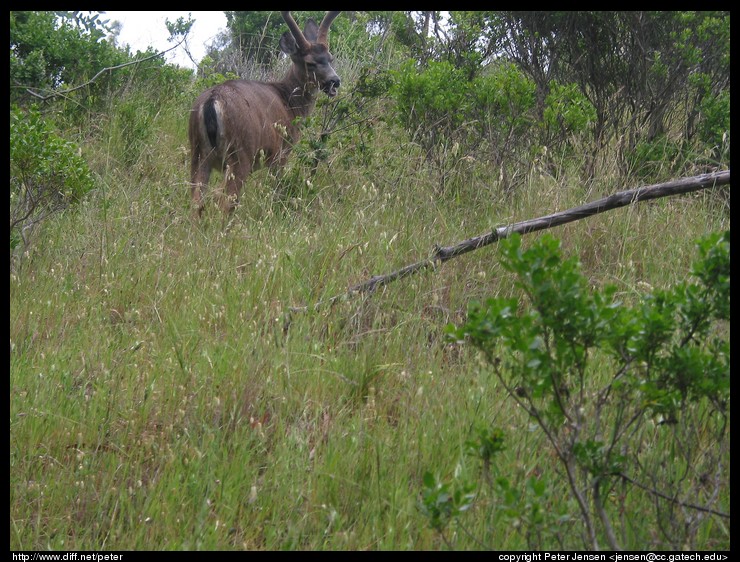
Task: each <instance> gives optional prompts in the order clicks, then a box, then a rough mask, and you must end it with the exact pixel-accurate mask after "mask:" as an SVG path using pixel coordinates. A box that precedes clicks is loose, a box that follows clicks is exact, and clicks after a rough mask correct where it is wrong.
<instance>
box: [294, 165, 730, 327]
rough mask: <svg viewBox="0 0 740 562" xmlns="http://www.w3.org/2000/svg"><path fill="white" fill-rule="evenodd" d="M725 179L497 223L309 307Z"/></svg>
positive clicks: (677, 183)
mask: <svg viewBox="0 0 740 562" xmlns="http://www.w3.org/2000/svg"><path fill="white" fill-rule="evenodd" d="M729 183H730V170H725V171H722V172H713V173H711V174H702V175H700V176H692V177H689V178H682V179H679V180H674V181H670V182H666V183H658V184H654V185H647V186H643V187H638V188H636V189H629V190H627V191H620V192H618V193H615V194H613V195H610V196H608V197H604V198H602V199H598V200H596V201H593V202H591V203H586V204H585V205H580V206H578V207H573V208H572V209H568V210H567V211H561V212H557V213H553V214H550V215H546V216H544V217H539V218H536V219H530V220H526V221H521V222H517V223H514V224H511V225H508V226H500V227H498V228H495V229H494V230H492V231H491V232H489V233H487V234H483V235H481V236H475V237H473V238H468V239H467V240H464V241H462V242H460V243H458V244H455V245H453V246H446V247H440V246H437V247H435V249H434V253H433V254H432V256H431V257H429V258H427V259H425V260H422V261H420V262H416V263H413V264H410V265H407V266H405V267H403V268H401V269H399V270H397V271H394V272H392V273H388V274H386V275H375V276H373V277H371V278H370V279H368V280H366V281H363V282H362V283H359V284H357V285H354V286H353V287H350V288H349V290H348V291H347V292H346V293H345V294H342V295H337V296H334V297H332V298H330V299H328V300H325V301H321V302H318V303H316V304H315V305H314V306H313V308H314V309H315V310H316V309H318V308H319V307H320V306H322V305H325V304H329V305H332V304H334V303H335V302H337V301H338V300H341V299H343V298H348V297H350V296H352V295H355V294H357V293H370V292H373V291H374V290H375V289H377V288H378V287H382V286H383V285H388V284H390V283H392V282H393V281H398V280H399V279H403V278H404V277H409V276H410V275H414V274H415V273H419V272H420V271H422V270H425V269H435V268H436V267H438V266H439V265H441V264H442V263H444V262H446V261H448V260H451V259H452V258H456V257H458V256H461V255H463V254H466V253H468V252H472V251H473V250H477V249H479V248H482V247H484V246H488V245H489V244H493V243H494V242H498V241H499V240H502V239H504V238H507V237H509V236H510V235H511V234H513V233H515V232H516V233H519V234H528V233H530V232H536V231H538V230H545V229H548V228H552V227H554V226H560V225H562V224H566V223H569V222H573V221H577V220H581V219H585V218H587V217H590V216H592V215H596V214H598V213H603V212H605V211H610V210H612V209H618V208H620V207H625V206H627V205H631V204H633V203H639V202H640V201H649V200H650V199H659V198H661V197H667V196H670V195H680V194H683V193H691V192H692V191H699V190H702V189H707V188H713V187H718V186H721V185H727V184H729ZM289 310H290V311H291V312H305V311H307V310H308V306H302V307H291V308H290V309H289Z"/></svg>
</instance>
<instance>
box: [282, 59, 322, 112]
mask: <svg viewBox="0 0 740 562" xmlns="http://www.w3.org/2000/svg"><path fill="white" fill-rule="evenodd" d="M283 87H284V94H285V95H286V101H287V103H288V107H290V109H291V110H292V111H293V113H294V114H295V115H296V117H306V116H307V115H308V114H309V113H311V112H312V111H313V108H314V107H315V106H316V98H317V97H318V94H319V88H318V86H317V85H316V84H312V83H306V80H305V79H304V78H303V77H302V76H300V75H299V72H298V70H297V69H296V67H295V65H294V66H291V68H290V70H289V71H288V74H287V75H286V76H285V79H284V80H283Z"/></svg>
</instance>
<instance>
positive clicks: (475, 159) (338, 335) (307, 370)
mask: <svg viewBox="0 0 740 562" xmlns="http://www.w3.org/2000/svg"><path fill="white" fill-rule="evenodd" d="M294 15H295V19H296V21H297V23H298V24H299V26H301V27H303V24H304V22H305V20H306V18H307V17H313V18H315V19H317V20H318V19H320V18H321V17H322V13H321V12H296V13H295V14H294ZM227 21H228V26H227V29H226V30H225V31H224V33H223V34H222V35H221V36H220V37H219V38H218V40H217V41H215V42H214V43H213V44H212V45H210V46H209V49H208V54H207V56H205V57H204V58H203V59H202V60H200V61H194V62H195V63H196V66H197V68H195V69H188V68H179V67H176V66H173V65H170V64H166V63H165V60H164V56H163V55H162V54H159V53H156V52H154V51H153V50H151V49H149V50H147V51H145V52H137V53H131V52H130V50H129V49H128V48H122V47H121V46H120V45H119V44H118V37H117V30H118V29H119V26H118V25H117V23H116V22H111V21H106V16H105V14H97V13H91V12H37V11H13V12H11V13H10V104H9V105H10V107H9V114H10V178H9V179H10V194H9V199H10V210H11V212H10V218H11V229H10V232H11V236H10V247H11V268H10V285H11V288H10V310H11V314H10V350H11V351H10V388H9V393H10V420H11V422H10V513H11V521H10V532H11V548H12V549H14V550H41V549H53V550H93V549H153V548H155V549H157V548H159V549H202V550H206V549H212V550H228V549H248V550H266V549H269V550H274V549H292V550H301V549H302V550H322V549H326V550H329V549H331V550H369V549H379V550H404V549H405V550H412V549H419V550H433V549H481V548H491V549H495V550H524V549H550V550H554V549H567V550H579V549H583V548H587V549H595V548H597V547H599V548H609V549H612V548H625V549H630V550H642V549H652V550H678V549H691V550H713V551H716V550H725V549H729V545H730V537H731V533H730V528H729V518H730V486H729V482H730V471H729V460H730V452H729V421H730V419H729V418H730V411H731V408H730V397H729V392H728V388H729V362H730V347H729V343H728V334H729V321H730V318H729V310H730V307H729V304H730V303H729V299H730V296H729V287H730V284H729V272H730V265H729V234H725V232H729V223H730V213H729V188H727V187H723V188H716V189H707V190H704V191H701V192H697V193H693V194H691V195H686V196H677V197H671V198H664V199H660V200H655V201H650V202H645V203H640V204H635V205H631V206H629V207H627V208H623V209H622V210H618V211H614V212H611V213H603V214H600V215H598V216H593V217H590V218H589V219H588V220H584V221H579V222H577V223H573V224H569V225H564V226H563V227H557V228H555V229H553V230H552V235H550V234H544V235H539V234H534V233H533V234H531V235H529V236H527V237H525V238H521V239H519V238H514V239H511V240H508V241H506V242H505V243H503V244H502V245H501V247H502V249H503V251H502V254H501V259H492V255H491V248H489V249H488V250H486V249H480V250H479V251H476V252H471V253H469V254H466V255H465V256H464V257H460V258H459V259H457V260H455V261H454V262H450V263H447V264H445V265H444V267H443V266H442V265H440V266H439V267H437V268H435V269H434V270H433V272H432V271H431V270H430V271H429V275H427V276H422V275H419V276H414V277H409V278H404V279H403V280H401V281H399V282H398V283H395V284H393V285H392V286H387V287H384V288H383V289H377V290H376V291H375V292H374V293H372V294H363V295H361V296H360V295H353V296H348V297H347V298H342V299H334V298H333V297H335V296H337V295H342V294H344V292H345V291H346V289H347V287H351V286H353V285H354V284H355V283H358V282H360V281H362V280H363V279H366V278H368V277H370V276H372V275H376V274H381V273H385V272H388V271H396V270H398V268H399V267H401V266H403V265H404V264H405V263H410V262H412V261H413V262H416V261H418V259H420V257H422V256H424V255H427V256H428V255H433V252H434V249H435V248H437V247H438V246H439V244H442V243H445V242H456V241H459V240H463V239H467V238H469V237H470V236H471V235H477V234H480V233H481V232H489V231H490V229H491V228H492V226H498V225H502V224H506V223H510V222H514V221H518V220H525V219H529V218H533V217H538V216H543V215H546V214H549V213H552V212H554V211H557V210H564V209H566V208H568V207H574V206H576V205H581V204H583V203H584V202H587V201H590V200H593V199H594V198H595V197H596V196H601V195H605V194H608V193H612V192H614V191H617V190H622V189H627V188H631V187H636V186H639V185H641V184H644V183H657V182H660V181H663V180H667V179H675V178H677V177H680V176H681V175H694V174H698V173H703V172H706V171H710V170H714V169H728V168H729V162H730V125H729V124H730V99H731V96H730V50H729V43H730V36H729V30H730V14H729V12H680V11H676V12H590V11H587V12H549V11H545V12H514V11H452V12H438V11H423V12H407V11H368V12H359V11H358V12H355V11H349V12H343V13H342V14H341V16H340V17H339V18H337V19H336V20H335V22H334V23H333V25H332V29H331V33H330V45H331V51H332V53H333V54H334V56H335V57H336V60H335V68H336V70H337V72H338V74H339V75H340V76H341V79H342V85H341V88H340V90H339V95H337V96H336V97H334V98H328V97H327V96H324V95H320V96H319V98H318V100H317V104H316V110H315V112H314V113H313V114H312V115H311V116H310V117H309V118H307V119H305V121H304V122H303V123H301V127H302V128H303V131H304V133H303V137H302V138H301V140H300V141H299V142H298V143H297V144H296V146H294V147H293V153H292V156H291V158H290V159H289V160H288V164H287V167H286V169H284V170H283V171H282V172H281V173H280V174H276V175H273V174H272V173H271V172H269V171H266V170H264V171H261V172H258V173H256V174H254V175H253V176H251V177H250V178H249V180H248V181H247V182H246V185H245V188H244V190H243V192H242V201H241V204H240V206H239V208H238V209H237V210H236V212H235V213H234V215H232V216H231V218H230V220H229V221H228V222H227V223H226V224H224V221H223V220H222V217H221V216H220V215H219V214H218V212H217V209H216V208H215V206H213V205H211V203H210V201H209V204H208V206H207V207H206V210H205V213H204V218H203V220H202V221H201V222H193V221H191V219H190V215H191V214H190V208H189V206H190V185H189V179H190V177H189V166H190V162H189V157H190V155H189V148H188V138H187V122H188V115H189V112H190V109H191V104H192V102H193V100H194V99H195V97H196V96H197V95H198V94H199V93H200V92H201V91H202V90H203V89H204V88H206V87H208V86H210V85H213V84H215V83H218V82H220V81H222V80H224V79H226V78H231V77H237V76H243V77H246V78H253V79H279V78H280V77H281V76H282V75H283V74H284V73H285V71H286V69H287V65H288V64H289V61H288V60H286V58H285V57H282V56H281V55H280V54H279V48H278V40H279V36H280V35H281V34H282V33H283V32H284V31H285V26H284V25H283V23H282V21H281V18H280V16H279V13H278V12H267V11H265V12H249V11H247V12H227ZM192 25H193V20H192V19H191V18H188V19H185V18H180V19H178V20H177V21H175V22H168V23H167V29H168V31H169V32H170V34H171V36H172V38H173V39H176V41H175V42H173V44H175V43H176V42H177V41H179V40H180V39H182V38H184V37H186V36H187V34H188V31H189V30H190V29H191V27H192ZM178 48H180V47H178ZM214 176H216V177H215V178H214V181H213V182H212V186H214V187H216V186H217V185H218V182H217V180H219V179H223V178H222V177H219V176H220V175H219V174H217V173H214ZM667 232H668V233H670V235H668V236H667V235H666V233H667ZM718 233H721V234H718ZM555 237H557V238H555ZM696 241H698V246H697V244H696ZM697 248H698V254H697ZM422 259H423V258H422ZM329 302H331V303H332V304H331V306H329V305H328V304H327V303H329ZM317 303H318V304H317ZM476 303H477V304H476ZM313 305H316V306H315V307H314V306H313ZM450 334H452V335H453V339H452V340H451V339H450V337H449V335H450Z"/></svg>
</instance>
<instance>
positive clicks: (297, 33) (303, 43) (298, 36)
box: [280, 12, 326, 51]
mask: <svg viewBox="0 0 740 562" xmlns="http://www.w3.org/2000/svg"><path fill="white" fill-rule="evenodd" d="M280 13H281V14H282V15H283V19H284V20H285V23H287V24H288V29H290V32H291V33H292V34H293V37H294V38H295V41H296V44H297V45H298V47H299V48H300V49H302V50H304V51H305V50H308V49H309V48H310V47H311V44H310V43H309V42H308V39H306V38H305V37H304V36H303V32H302V31H301V28H300V27H298V24H297V23H296V22H295V20H294V19H293V16H291V15H290V12H280ZM324 19H326V18H324ZM321 25H324V24H323V22H322V23H321ZM320 33H321V32H320V31H319V34H320Z"/></svg>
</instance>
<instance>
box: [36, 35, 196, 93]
mask: <svg viewBox="0 0 740 562" xmlns="http://www.w3.org/2000/svg"><path fill="white" fill-rule="evenodd" d="M185 39H187V35H184V36H183V38H182V39H180V41H178V42H177V44H176V45H175V46H173V47H170V48H169V49H167V50H165V51H161V52H159V53H155V54H153V55H149V56H148V57H144V58H143V59H138V60H134V61H130V62H125V63H123V64H119V65H116V66H109V67H106V68H104V69H102V70H101V71H99V72H98V73H97V74H96V75H95V76H93V77H92V78H90V80H88V81H87V82H84V83H82V84H80V85H79V86H75V87H74V88H67V89H66V90H57V91H54V92H52V93H51V94H49V95H47V96H42V95H41V94H38V93H36V92H34V91H33V90H31V89H30V88H26V92H28V93H29V94H31V95H32V96H34V97H36V98H38V99H40V100H41V101H46V100H48V99H51V98H55V97H57V96H66V95H67V94H69V93H70V92H74V91H75V90H79V89H81V88H85V87H87V86H89V85H90V84H92V83H93V82H95V80H97V79H98V77H100V75H101V74H103V73H105V72H109V71H111V70H118V69H119V68H124V67H126V66H131V65H132V64H140V63H142V62H146V61H148V60H151V59H155V58H157V57H161V56H162V55H164V54H165V53H169V52H170V51H172V50H174V49H177V48H178V47H179V46H180V45H181V44H182V43H183V41H185Z"/></svg>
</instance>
